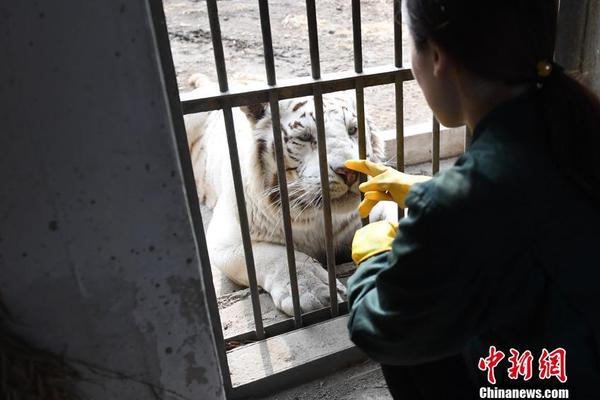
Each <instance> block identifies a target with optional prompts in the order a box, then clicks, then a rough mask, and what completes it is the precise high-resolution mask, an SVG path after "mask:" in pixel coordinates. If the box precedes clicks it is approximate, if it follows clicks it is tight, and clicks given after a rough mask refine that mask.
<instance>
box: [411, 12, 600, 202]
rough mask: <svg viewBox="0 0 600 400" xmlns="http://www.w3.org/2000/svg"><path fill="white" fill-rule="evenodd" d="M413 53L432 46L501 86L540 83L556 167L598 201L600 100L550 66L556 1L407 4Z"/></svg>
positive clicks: (599, 178) (599, 193)
mask: <svg viewBox="0 0 600 400" xmlns="http://www.w3.org/2000/svg"><path fill="white" fill-rule="evenodd" d="M405 1H406V10H407V11H408V19H409V21H408V22H409V28H410V31H411V34H412V36H413V39H414V42H415V46H416V48H417V51H419V50H423V49H424V48H426V47H427V46H428V43H429V41H431V42H433V43H435V44H436V45H438V46H439V47H441V48H442V49H444V50H445V51H447V52H448V54H449V56H450V57H451V58H452V59H453V60H454V61H455V62H457V63H459V64H460V65H461V66H463V67H464V68H466V69H468V70H470V71H471V72H472V73H474V74H476V75H477V76H479V77H481V78H483V79H486V80H490V81H495V82H503V83H506V84H522V83H526V82H532V85H534V84H535V85H539V87H541V88H540V89H539V90H538V93H539V95H538V96H537V98H538V99H539V100H538V103H539V106H540V108H541V110H542V112H543V114H544V116H545V119H546V121H545V122H546V124H545V125H546V126H545V128H546V130H545V132H546V133H545V139H546V141H547V145H548V146H549V147H550V149H551V150H552V152H553V153H554V154H553V156H554V157H555V159H556V160H557V163H558V165H559V168H560V170H561V171H562V172H563V173H564V174H565V176H566V177H567V178H568V179H569V180H570V181H571V182H573V183H574V184H575V185H576V186H577V187H579V188H580V189H582V191H583V192H584V193H585V194H587V195H588V196H590V197H591V199H592V201H594V202H595V203H596V204H600V159H599V157H598V155H599V154H600V100H599V99H598V97H597V96H596V95H594V94H593V93H592V92H591V91H590V90H589V89H587V88H586V87H585V86H583V85H582V84H581V83H579V82H578V81H577V80H575V79H574V78H572V77H570V76H569V75H568V74H566V73H565V72H564V71H563V70H562V69H561V68H559V67H558V66H556V65H555V66H554V70H553V71H552V73H551V75H550V76H549V77H547V78H546V79H541V78H540V77H539V75H538V72H537V67H538V64H539V63H540V62H547V63H551V62H552V61H553V56H554V50H555V45H556V33H557V13H558V4H557V0H525V1H524V0H492V1H483V0H405Z"/></svg>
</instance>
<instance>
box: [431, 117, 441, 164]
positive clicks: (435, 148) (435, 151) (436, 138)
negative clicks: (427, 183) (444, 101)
mask: <svg viewBox="0 0 600 400" xmlns="http://www.w3.org/2000/svg"><path fill="white" fill-rule="evenodd" d="M439 170H440V123H439V122H438V120H437V119H436V118H435V117H433V135H432V147H431V172H432V174H433V175H435V174H437V173H438V171H439Z"/></svg>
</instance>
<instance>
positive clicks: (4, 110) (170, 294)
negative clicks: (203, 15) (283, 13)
mask: <svg viewBox="0 0 600 400" xmlns="http://www.w3.org/2000/svg"><path fill="white" fill-rule="evenodd" d="M0 182H1V186H0V187H1V189H0V190H1V195H0V292H1V293H2V295H3V296H4V299H5V301H6V303H7V305H8V307H9V308H10V309H11V311H12V312H13V313H14V314H15V315H16V316H17V317H18V319H19V321H20V325H19V326H18V327H17V328H18V329H19V330H20V332H21V333H22V335H23V336H25V337H27V338H29V339H30V340H32V341H33V342H34V343H36V344H38V345H39V346H41V347H43V348H46V349H50V350H54V351H60V352H62V351H65V352H66V356H67V357H68V358H73V359H79V360H83V361H85V363H89V364H92V365H95V366H98V367H100V369H97V370H96V373H93V372H91V371H89V370H87V369H86V368H83V370H84V371H85V372H86V375H88V377H90V378H91V379H92V382H91V383H89V384H86V385H85V390H86V391H87V393H88V395H89V398H91V399H99V400H100V399H102V400H104V399H111V400H115V399H127V400H134V399H148V398H157V396H158V398H165V399H167V398H168V399H171V398H172V399H176V398H177V399H182V398H186V399H192V398H193V399H203V400H206V399H221V398H223V397H224V393H223V390H222V384H221V378H220V373H219V368H218V366H217V356H216V354H215V350H214V338H213V336H212V333H211V332H212V329H211V326H210V323H209V319H208V314H207V308H206V303H205V300H204V291H203V286H202V281H201V279H200V273H199V268H200V262H199V259H198V256H197V253H198V250H197V248H196V245H195V240H194V233H193V232H194V231H193V227H192V223H191V220H190V216H189V215H190V213H189V212H188V209H187V203H186V197H185V189H184V186H183V175H182V172H181V170H180V168H179V161H178V157H177V153H176V144H175V139H174V128H173V123H172V121H171V119H170V115H169V108H168V101H167V97H166V95H165V84H164V82H163V80H162V78H161V66H160V62H159V60H158V56H157V48H156V43H155V38H154V37H153V35H152V19H151V15H150V11H149V6H148V4H147V3H146V1H144V0H128V1H117V0H104V1H93V2H90V1H80V0H60V1H39V2H36V1H29V0H20V1H4V0H2V1H0ZM114 372H117V373H120V374H125V375H127V376H130V377H134V379H133V380H132V379H126V378H124V377H123V376H118V374H117V375H115V373H114ZM153 386H154V387H165V388H167V389H168V390H167V391H161V390H157V389H152V387H153Z"/></svg>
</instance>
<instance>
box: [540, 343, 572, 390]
mask: <svg viewBox="0 0 600 400" xmlns="http://www.w3.org/2000/svg"><path fill="white" fill-rule="evenodd" d="M566 358H567V351H566V350H565V349H563V348H562V347H561V348H558V349H556V350H554V351H552V352H548V350H546V349H543V350H542V355H541V356H540V360H539V363H540V379H550V378H552V377H553V376H554V377H556V378H557V379H558V380H559V381H560V382H561V383H565V382H566V381H567V369H566Z"/></svg>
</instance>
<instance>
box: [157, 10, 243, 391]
mask: <svg viewBox="0 0 600 400" xmlns="http://www.w3.org/2000/svg"><path fill="white" fill-rule="evenodd" d="M149 5H150V10H151V14H152V20H153V26H154V32H155V37H156V41H157V45H158V49H159V53H160V68H162V73H163V76H164V78H165V87H166V89H167V99H168V105H169V109H170V117H171V120H172V121H173V128H174V133H175V142H176V145H177V155H178V161H179V166H180V168H181V172H182V175H183V183H184V185H185V195H186V200H187V204H188V207H189V213H190V216H191V219H192V226H193V234H194V241H195V245H196V248H197V251H198V256H199V258H200V274H201V275H202V278H203V281H204V289H205V290H204V295H205V296H206V303H207V308H208V313H209V315H210V325H211V331H212V334H213V336H214V338H215V343H216V344H217V349H216V353H217V357H218V360H219V367H220V372H221V377H222V379H223V387H224V389H225V393H226V395H229V394H230V393H231V389H232V383H231V376H230V373H229V364H228V362H227V355H226V352H225V345H224V338H223V331H222V329H221V317H220V315H219V306H218V304H217V296H216V293H215V288H214V284H213V280H212V268H211V265H210V258H209V255H208V248H207V246H206V236H205V232H204V227H203V226H204V225H203V222H202V213H201V212H200V202H199V200H198V192H197V189H196V181H195V179H194V171H193V169H192V167H191V166H192V160H191V155H190V152H189V148H188V141H187V135H186V131H185V123H184V120H183V115H182V113H181V104H180V100H179V93H178V90H177V76H176V74H175V66H174V65H173V55H172V53H171V46H170V43H169V33H168V30H167V23H166V19H165V14H164V9H163V6H162V1H161V0H151V1H150V2H149Z"/></svg>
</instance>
